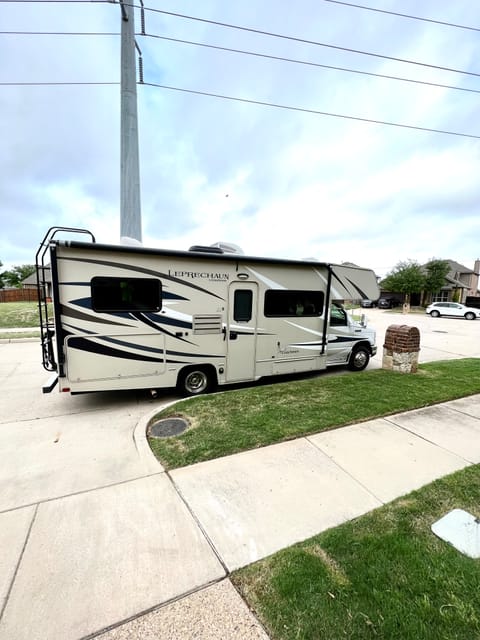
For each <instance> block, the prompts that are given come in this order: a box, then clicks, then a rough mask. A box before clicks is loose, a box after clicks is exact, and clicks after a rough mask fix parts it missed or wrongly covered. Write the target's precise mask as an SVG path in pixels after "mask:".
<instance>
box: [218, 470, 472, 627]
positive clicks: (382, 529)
mask: <svg viewBox="0 0 480 640" xmlns="http://www.w3.org/2000/svg"><path fill="white" fill-rule="evenodd" d="M453 508H462V509H465V510H466V511H469V512H470V513H472V514H473V515H475V516H476V517H480V466H475V467H469V468H467V469H465V470H462V471H459V472H457V473H455V474H453V475H451V476H448V477H446V478H442V479H441V480H438V481H436V482H434V483H433V484H431V485H428V486H427V487H425V488H423V489H421V490H419V491H415V492H413V493H411V494H410V495H408V496H404V497H402V498H399V499H398V500H396V501H395V502H393V503H390V504H388V505H386V506H384V507H381V508H379V509H377V510H375V511H373V512H372V513H370V514H368V515H365V516H362V517H360V518H358V519H356V520H353V521H351V522H348V523H346V524H344V525H341V526H340V527H336V528H334V529H331V530H329V531H326V532H324V533H322V534H320V535H318V536H315V537H314V538H311V539H310V540H308V541H306V542H303V543H301V544H297V545H295V546H293V547H290V548H288V549H285V550H283V551H280V552H279V553H277V554H275V555H273V556H270V557H269V558H266V559H265V560H262V561H260V562H257V563H255V564H253V565H250V566H248V567H246V568H245V569H242V570H240V571H237V572H235V573H234V574H233V575H232V576H231V578H232V581H233V583H234V584H235V585H236V587H237V588H238V589H239V591H240V593H241V594H242V595H243V597H244V598H245V599H246V601H247V603H248V604H249V606H250V607H251V609H252V610H253V611H254V612H255V613H256V615H257V616H258V617H259V619H260V620H261V621H262V623H263V624H264V625H265V627H266V629H267V632H268V633H269V634H270V636H271V638H272V639H273V640H339V639H341V638H348V639H349V640H363V639H365V640H367V639H377V640H433V639H435V640H473V639H474V638H476V639H478V638H480V560H472V559H470V558H467V557H465V556H463V555H462V554H460V553H459V552H458V551H456V550H455V549H454V548H453V547H451V546H450V545H448V544H447V543H445V542H443V541H441V540H439V539H438V538H437V537H436V536H435V535H434V534H433V533H432V532H431V530H430V527H431V525H432V524H433V523H434V522H435V521H436V520H438V519H439V518H440V517H442V516H443V515H445V514H446V513H448V512H449V511H450V510H452V509H453Z"/></svg>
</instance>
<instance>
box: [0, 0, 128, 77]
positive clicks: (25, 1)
mask: <svg viewBox="0 0 480 640" xmlns="http://www.w3.org/2000/svg"><path fill="white" fill-rule="evenodd" d="M1 1H2V0H0V2H1ZM22 1H23V0H22ZM26 1H27V0H25V2H26ZM119 84H120V82H0V87H56V86H76V85H79V86H83V85H87V86H88V85H92V86H109V85H119Z"/></svg>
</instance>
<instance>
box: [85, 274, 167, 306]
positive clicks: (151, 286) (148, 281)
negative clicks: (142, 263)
mask: <svg viewBox="0 0 480 640" xmlns="http://www.w3.org/2000/svg"><path fill="white" fill-rule="evenodd" d="M91 291H92V308H93V310H94V311H99V312H116V311H118V312H121V311H159V310H160V309H161V307H162V288H161V284H160V280H157V279H156V278H104V277H95V278H92V281H91Z"/></svg>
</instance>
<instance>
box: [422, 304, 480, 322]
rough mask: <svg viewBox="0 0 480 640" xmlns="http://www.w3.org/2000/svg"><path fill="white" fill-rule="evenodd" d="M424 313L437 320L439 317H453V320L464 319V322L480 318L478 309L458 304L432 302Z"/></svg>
mask: <svg viewBox="0 0 480 640" xmlns="http://www.w3.org/2000/svg"><path fill="white" fill-rule="evenodd" d="M425 313H429V314H430V315H431V316H432V318H439V317H440V316H453V317H455V318H465V319H466V320H475V318H480V309H474V308H473V307H466V306H465V305H464V304H460V303H459V302H434V303H433V304H431V305H429V306H428V307H427V308H426V309H425Z"/></svg>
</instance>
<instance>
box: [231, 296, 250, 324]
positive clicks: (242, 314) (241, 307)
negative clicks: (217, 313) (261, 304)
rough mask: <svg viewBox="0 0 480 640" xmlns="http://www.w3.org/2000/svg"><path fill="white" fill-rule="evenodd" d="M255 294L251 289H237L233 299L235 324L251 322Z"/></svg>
mask: <svg viewBox="0 0 480 640" xmlns="http://www.w3.org/2000/svg"><path fill="white" fill-rule="evenodd" d="M252 301H253V293H252V291H250V290H249V289H237V290H236V291H235V295H234V297H233V319H234V320H235V322H250V320H251V319H252Z"/></svg>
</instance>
